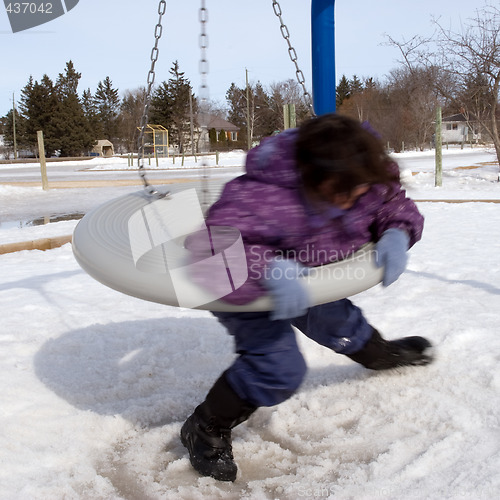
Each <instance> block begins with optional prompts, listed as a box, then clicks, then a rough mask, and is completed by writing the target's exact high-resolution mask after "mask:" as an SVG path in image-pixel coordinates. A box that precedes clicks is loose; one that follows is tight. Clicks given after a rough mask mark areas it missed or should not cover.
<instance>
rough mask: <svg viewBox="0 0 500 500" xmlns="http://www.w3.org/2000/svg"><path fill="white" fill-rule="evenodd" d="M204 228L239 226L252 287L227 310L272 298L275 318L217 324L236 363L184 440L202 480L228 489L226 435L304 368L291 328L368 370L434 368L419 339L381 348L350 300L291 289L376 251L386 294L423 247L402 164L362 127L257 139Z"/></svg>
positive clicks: (264, 315)
mask: <svg viewBox="0 0 500 500" xmlns="http://www.w3.org/2000/svg"><path fill="white" fill-rule="evenodd" d="M206 222H207V226H232V227H236V228H237V229H239V231H240V232H241V235H242V238H243V242H244V245H245V251H246V255H247V264H248V279H247V281H246V282H245V283H244V284H243V285H242V286H241V287H240V288H238V289H237V290H235V291H234V292H232V293H231V294H229V295H227V296H226V297H225V298H224V300H226V301H227V302H228V303H232V304H244V303H247V302H251V301H253V300H254V299H256V298H257V297H259V296H261V295H262V294H266V293H268V294H270V296H271V298H272V300H273V305H274V309H273V310H272V311H267V312H239V313H228V312H224V313H221V312H216V313H213V314H214V315H215V316H216V317H217V318H218V320H219V321H220V322H221V323H222V324H223V325H224V326H225V327H226V328H227V330H228V332H229V333H230V334H231V335H232V336H233V337H234V341H235V350H236V353H237V354H238V355H239V356H238V357H237V358H236V359H235V361H234V363H233V364H232V365H231V366H230V367H229V368H228V369H227V370H226V371H225V372H224V373H223V374H222V375H221V376H220V378H219V379H218V380H217V381H216V382H215V384H214V386H213V387H212V389H211V390H210V391H209V393H208V395H207V396H206V399H205V401H204V402H203V403H201V404H200V405H199V406H198V407H197V408H196V409H195V411H194V413H193V414H192V415H191V416H190V417H189V418H188V419H187V421H186V422H185V423H184V425H183V427H182V429H181V440H182V443H183V444H184V446H186V447H187V449H188V451H189V455H190V460H191V464H192V465H193V467H194V468H195V469H196V470H197V471H198V472H199V473H200V474H202V475H205V476H212V477H214V478H216V479H218V480H222V481H234V480H235V479H236V473H237V467H236V464H235V462H234V459H233V454H232V448H231V429H232V428H233V427H235V426H236V425H238V424H239V423H241V422H243V421H244V420H246V419H247V418H248V417H249V416H250V415H251V414H252V413H253V412H254V411H255V410H256V409H257V408H258V407H259V406H274V405H277V404H279V403H281V402H282V401H285V400H286V399H287V398H289V397H290V396H292V395H293V394H294V392H295V391H296V390H297V388H298V387H299V385H300V383H301V382H302V379H303V378H304V375H305V372H306V365H305V362H304V358H303V357H302V355H301V353H300V351H299V349H298V346H297V343H296V339H295V333H294V330H293V328H292V327H296V328H297V329H299V330H300V331H301V332H302V333H304V334H305V335H307V336H308V337H310V338H311V339H313V340H315V341H316V342H318V343H319V344H321V345H324V346H325V347H328V348H330V349H332V350H333V351H335V352H337V353H341V354H345V355H346V356H348V357H349V358H351V359H352V360H354V361H356V362H358V363H361V364H362V365H363V366H365V367H366V368H369V369H373V370H384V369H390V368H394V367H399V366H405V365H425V364H427V363H429V362H430V361H431V359H432V358H431V355H430V353H429V352H428V349H429V348H430V347H431V344H430V343H429V341H427V340H426V339H424V338H422V337H406V338H402V339H399V340H393V341H387V340H384V339H383V338H382V337H381V335H380V334H379V333H378V331H377V330H376V329H375V328H373V327H372V326H371V325H370V324H369V323H368V322H367V320H366V319H365V318H364V317H363V314H362V312H361V310H360V309H359V308H358V307H356V306H355V305H354V304H352V302H350V301H349V300H348V299H343V300H339V301H335V302H331V303H327V304H322V305H318V306H313V307H311V304H310V300H309V297H308V295H307V292H306V290H305V289H304V287H303V286H302V284H301V283H300V281H299V280H297V279H296V278H298V277H299V276H301V275H302V274H304V273H307V268H308V267H312V266H318V265H322V264H326V263H328V262H332V261H335V260H338V259H339V258H343V257H345V256H346V255H348V254H350V253H352V252H355V251H356V250H358V249H359V248H360V247H361V246H363V245H364V244H366V243H367V242H370V241H375V242H376V263H377V265H378V266H379V267H381V266H383V267H384V277H383V284H384V285H385V286H388V285H390V284H391V283H393V282H394V281H395V280H396V279H397V278H398V277H399V276H400V274H401V273H402V272H403V271H404V269H405V267H406V260H407V250H408V249H409V248H410V247H411V246H412V245H413V244H414V243H415V242H416V241H418V240H419V239H420V237H421V233H422V228H423V217H422V216H421V215H420V213H419V212H418V210H417V208H416V206H415V204H414V203H413V202H412V201H411V200H409V199H408V198H406V196H405V192H404V191H403V190H402V188H401V185H400V183H399V173H398V168H397V165H395V164H394V163H393V162H392V161H391V160H390V159H389V157H388V156H387V154H386V153H385V151H384V149H383V146H382V143H381V141H379V139H378V138H377V137H376V136H375V135H374V134H373V133H372V132H370V131H369V130H367V129H366V128H365V127H364V126H363V125H361V124H360V123H359V122H356V121H354V120H352V119H350V118H346V117H343V116H338V115H335V114H328V115H323V116H320V117H318V118H313V119H311V120H309V121H307V122H306V123H304V124H303V125H302V126H301V127H299V128H298V129H292V130H288V131H286V132H283V133H281V134H279V135H277V136H275V137H271V138H267V139H265V140H263V141H262V143H261V144H260V145H259V146H258V147H256V148H254V149H252V150H251V151H250V152H249V153H248V156H247V160H246V174H244V175H242V176H240V177H238V178H236V179H234V180H232V181H231V182H229V183H228V184H227V185H226V186H225V188H224V191H223V193H222V195H221V197H220V199H219V200H218V201H217V202H216V203H215V204H214V205H213V206H212V207H211V209H210V211H209V213H208V216H207V221H206Z"/></svg>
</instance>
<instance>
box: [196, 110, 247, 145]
mask: <svg viewBox="0 0 500 500" xmlns="http://www.w3.org/2000/svg"><path fill="white" fill-rule="evenodd" d="M196 122H197V125H198V130H199V132H200V146H201V145H202V144H209V137H208V133H209V131H210V130H212V129H214V130H215V132H216V137H217V141H218V140H219V137H220V133H221V131H224V133H225V136H226V140H227V141H228V142H236V141H237V140H238V132H239V130H240V128H239V127H237V126H236V125H233V124H232V123H231V122H228V121H227V120H224V119H223V118H220V117H219V116H217V115H211V114H207V115H205V114H201V113H200V114H198V115H197V116H196ZM204 126H206V130H205V131H204V129H203V128H204ZM203 134H206V136H204V135H203Z"/></svg>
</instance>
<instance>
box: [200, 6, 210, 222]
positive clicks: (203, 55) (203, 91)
mask: <svg viewBox="0 0 500 500" xmlns="http://www.w3.org/2000/svg"><path fill="white" fill-rule="evenodd" d="M199 21H200V38H199V48H200V63H199V73H200V80H201V83H200V111H201V112H200V116H201V120H200V127H201V137H202V138H203V140H202V141H201V153H202V154H203V155H202V157H201V167H202V177H201V196H202V199H201V207H202V211H203V213H206V211H207V210H208V207H209V200H208V194H209V192H208V178H209V175H208V163H207V159H206V153H207V152H208V151H207V147H206V144H207V142H206V141H209V139H208V119H209V116H208V97H209V90H208V83H207V76H208V59H207V48H208V35H207V31H206V25H207V22H208V10H207V8H206V6H205V0H201V7H200V10H199Z"/></svg>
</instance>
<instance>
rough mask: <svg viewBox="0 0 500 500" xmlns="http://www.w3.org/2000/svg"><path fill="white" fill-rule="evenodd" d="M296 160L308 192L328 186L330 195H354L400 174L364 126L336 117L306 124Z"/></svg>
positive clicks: (396, 178) (302, 131) (299, 132)
mask: <svg viewBox="0 0 500 500" xmlns="http://www.w3.org/2000/svg"><path fill="white" fill-rule="evenodd" d="M296 158H297V164H298V168H299V171H300V173H301V176H302V181H303V185H304V188H305V189H306V191H308V192H311V193H315V192H317V191H318V189H319V186H320V185H324V184H325V181H330V182H329V183H328V185H329V189H330V191H331V192H330V193H327V195H332V196H333V195H335V194H338V193H351V192H352V191H353V190H354V189H355V188H356V187H357V186H359V185H361V184H387V185H389V184H391V183H392V182H398V181H399V171H398V168H397V166H396V165H395V163H394V161H393V160H391V159H390V158H389V156H388V155H387V153H386V152H385V149H384V147H383V144H382V142H381V140H380V139H379V138H378V137H377V136H376V135H375V133H374V132H373V131H372V130H370V129H369V127H368V126H367V125H365V124H361V123H360V122H359V121H356V120H354V119H352V118H348V117H346V116H341V115H337V114H333V113H332V114H326V115H321V116H319V117H315V118H312V119H310V120H308V121H307V122H305V123H303V124H302V125H301V126H300V127H299V130H298V138H297V143H296Z"/></svg>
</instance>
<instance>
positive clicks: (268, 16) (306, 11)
mask: <svg viewBox="0 0 500 500" xmlns="http://www.w3.org/2000/svg"><path fill="white" fill-rule="evenodd" d="M206 4H207V7H208V9H209V19H208V25H207V31H208V39H209V47H208V52H207V54H208V59H209V61H210V64H209V76H208V85H209V89H210V98H211V99H214V100H217V101H221V102H223V101H224V97H225V92H226V90H227V89H228V88H229V86H230V84H231V83H232V82H234V83H235V84H236V85H238V86H240V87H243V86H244V85H245V69H248V71H249V78H250V81H251V82H253V83H254V82H256V81H257V80H259V81H261V82H262V83H263V84H264V85H268V84H270V83H273V82H278V81H282V80H286V79H288V78H295V67H294V65H293V64H292V63H291V61H290V60H289V57H288V52H287V45H286V43H285V41H284V40H283V39H282V37H281V34H280V30H279V23H278V19H277V18H276V17H275V15H274V12H273V8H272V1H271V0H251V1H248V0H247V1H242V0H232V1H227V0H216V1H210V0H208V1H207V2H206ZM280 4H281V7H282V11H283V19H284V21H285V23H286V24H287V26H288V28H289V31H290V36H291V41H292V44H293V45H294V47H295V48H296V51H297V55H298V61H299V65H300V66H301V68H302V70H303V72H304V75H305V78H306V83H307V86H308V88H311V86H312V85H311V72H310V66H311V57H310V50H311V49H310V5H311V3H310V1H308V0H280ZM483 4H484V0H475V1H471V0H418V1H416V0H415V1H408V0H399V1H395V0H381V1H379V2H377V1H375V0H349V1H347V0H337V1H336V7H335V23H336V66H337V77H340V76H341V75H342V74H346V75H347V76H348V77H351V76H352V75H354V74H356V75H357V76H359V77H368V76H373V77H376V78H379V79H383V78H384V76H385V75H387V74H388V73H389V71H390V70H391V69H393V68H395V67H396V66H397V59H398V57H399V54H398V51H397V50H396V49H395V48H393V47H388V46H384V45H383V44H384V42H385V41H386V38H385V37H384V34H389V35H391V36H392V37H393V38H395V39H402V38H403V37H404V38H406V39H409V38H411V37H412V36H413V35H415V34H420V35H426V34H430V33H431V32H432V31H433V27H432V23H431V18H432V16H434V17H440V18H441V23H442V24H444V25H446V26H448V25H451V26H452V27H454V28H455V29H457V30H458V29H459V28H460V23H461V22H464V21H466V20H467V19H468V18H470V17H471V16H473V15H474V13H475V10H476V9H477V8H478V7H480V6H482V5H483ZM199 6H200V2H199V1H194V0H184V1H178V0H176V1H172V0H167V11H166V14H165V18H164V24H165V26H164V31H163V38H162V40H161V42H160V53H159V61H158V64H157V80H156V81H157V82H161V81H163V80H167V79H168V78H169V76H170V75H169V72H168V71H169V69H170V68H171V66H172V62H173V61H174V60H178V61H179V65H180V69H181V71H184V72H185V76H186V78H188V79H189V80H190V81H191V83H192V85H193V88H194V90H195V93H197V92H198V88H199V84H200V82H199V75H198V61H199V58H200V50H199V47H198V37H199V29H200V28H199V22H198V11H199ZM157 19H158V1H157V0H141V1H139V0H105V1H102V0H101V1H99V0H80V1H79V3H78V5H76V6H75V7H74V8H73V9H72V10H71V11H69V12H68V13H67V14H65V15H64V16H62V17H60V18H58V19H55V20H53V21H51V22H49V23H46V24H44V25H41V26H39V27H37V28H32V29H30V30H27V31H23V32H19V33H16V34H13V33H12V32H11V29H10V25H9V21H8V17H7V13H6V12H5V10H4V9H3V8H2V7H1V5H0V44H1V53H2V58H1V61H2V68H1V78H0V116H3V115H5V114H6V113H7V111H8V110H9V109H10V108H11V106H12V94H13V93H15V96H16V100H17V99H18V98H19V95H20V91H21V89H22V88H23V87H24V86H25V85H26V83H27V81H28V78H29V76H30V75H32V76H33V78H34V79H35V80H40V79H41V77H42V76H43V75H44V74H47V75H48V76H49V77H51V78H52V79H53V80H55V79H56V78H57V75H58V74H59V73H60V72H62V71H63V70H64V67H65V64H66V62H67V61H68V60H70V59H71V60H72V61H73V63H74V64H75V67H76V69H77V71H79V72H80V73H82V79H81V81H80V87H79V91H80V93H81V92H82V91H83V90H85V89H87V88H90V89H91V91H92V92H94V91H95V89H96V86H97V84H98V83H99V81H101V80H103V79H104V78H105V77H106V76H109V77H110V78H111V80H112V81H113V84H114V87H115V88H118V89H119V90H120V92H121V93H122V92H123V91H125V90H133V89H135V88H137V87H139V86H141V85H144V84H145V81H146V77H147V72H148V70H149V65H150V61H149V58H150V53H151V47H152V44H153V42H154V27H155V24H156V22H157Z"/></svg>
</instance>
